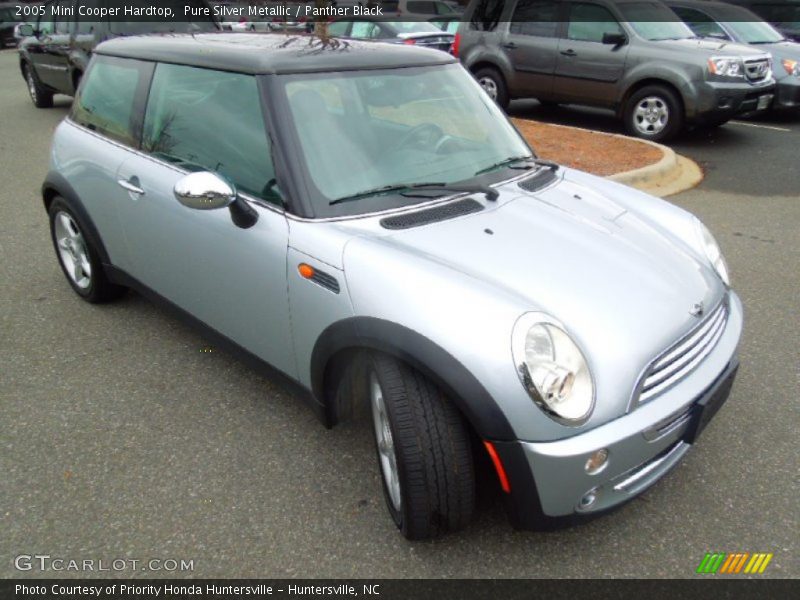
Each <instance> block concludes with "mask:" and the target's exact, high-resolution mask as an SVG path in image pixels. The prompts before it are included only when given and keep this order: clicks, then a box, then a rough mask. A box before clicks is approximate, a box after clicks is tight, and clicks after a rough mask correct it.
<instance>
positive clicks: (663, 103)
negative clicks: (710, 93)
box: [624, 85, 684, 142]
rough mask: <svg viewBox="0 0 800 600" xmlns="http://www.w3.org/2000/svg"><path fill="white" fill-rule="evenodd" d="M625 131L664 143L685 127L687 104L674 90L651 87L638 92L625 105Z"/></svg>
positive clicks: (660, 86) (657, 86) (656, 86)
mask: <svg viewBox="0 0 800 600" xmlns="http://www.w3.org/2000/svg"><path fill="white" fill-rule="evenodd" d="M624 119H625V129H626V130H627V131H628V133H630V134H631V135H634V136H636V137H639V138H642V139H646V140H651V141H653V142H662V141H665V140H668V139H670V138H672V137H674V136H675V135H676V134H677V133H678V132H679V131H680V130H681V129H682V128H683V121H684V115H683V105H682V104H681V101H680V99H679V98H678V96H677V95H676V94H675V92H673V91H672V90H671V89H669V88H667V87H665V86H662V85H648V86H645V87H643V88H641V89H640V90H637V91H635V92H634V93H633V94H632V95H631V97H630V98H629V99H628V102H627V104H626V105H625V113H624Z"/></svg>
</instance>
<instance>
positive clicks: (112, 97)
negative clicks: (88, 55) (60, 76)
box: [71, 56, 149, 146]
mask: <svg viewBox="0 0 800 600" xmlns="http://www.w3.org/2000/svg"><path fill="white" fill-rule="evenodd" d="M148 70H149V66H148V65H147V63H143V62H141V61H137V60H130V59H124V58H113V57H110V56H96V57H95V58H94V59H93V62H92V66H91V67H90V69H89V72H88V73H87V74H86V76H85V78H84V79H85V81H84V82H83V86H82V87H81V91H80V93H79V94H78V97H77V98H75V102H73V103H72V114H71V117H72V120H73V121H75V122H76V123H79V124H81V125H83V126H84V127H87V128H89V129H91V130H92V131H96V132H98V133H102V134H103V135H106V136H108V137H110V138H112V139H114V140H117V141H119V142H122V143H124V144H128V145H130V146H136V134H135V129H134V121H135V117H136V115H134V111H133V105H134V103H135V101H136V92H137V90H138V89H139V87H140V85H141V84H142V83H143V82H144V78H145V77H146V75H147V72H148Z"/></svg>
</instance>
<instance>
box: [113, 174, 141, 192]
mask: <svg viewBox="0 0 800 600" xmlns="http://www.w3.org/2000/svg"><path fill="white" fill-rule="evenodd" d="M117 183H118V184H119V187H121V188H123V189H126V190H128V191H129V192H130V193H131V194H136V195H137V196H144V190H143V189H142V188H140V187H139V186H138V185H136V184H138V183H139V178H138V177H131V178H130V180H127V181H126V180H125V179H117Z"/></svg>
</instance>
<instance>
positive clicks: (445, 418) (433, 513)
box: [368, 355, 475, 540]
mask: <svg viewBox="0 0 800 600" xmlns="http://www.w3.org/2000/svg"><path fill="white" fill-rule="evenodd" d="M368 378H369V379H368V389H369V397H370V405H371V408H372V422H373V429H374V433H375V445H376V448H377V455H378V465H379V468H380V472H381V479H382V482H383V492H384V497H385V499H386V505H387V507H388V509H389V513H390V514H391V516H392V519H393V520H394V522H395V524H396V525H397V527H398V529H400V531H401V532H402V533H403V535H404V536H405V537H407V538H408V539H411V540H423V539H430V538H434V537H437V536H439V535H441V534H443V533H446V532H449V531H455V530H457V529H459V528H461V527H464V526H465V525H466V524H467V523H468V522H469V521H470V519H471V517H472V512H473V510H474V507H475V469H474V466H473V462H472V449H471V445H470V438H469V433H468V431H467V427H466V425H465V423H464V420H463V418H462V416H461V414H460V413H459V412H458V410H457V409H456V408H455V407H454V406H453V405H452V404H451V403H450V401H449V400H448V399H447V398H446V397H445V396H444V394H443V393H442V392H441V390H439V389H438V388H437V387H436V386H435V385H433V383H432V382H431V381H429V380H428V379H427V378H426V377H425V376H423V375H422V374H421V373H419V372H418V371H416V370H414V369H412V368H411V367H409V366H408V365H406V364H404V363H402V362H400V361H398V360H396V359H394V358H392V357H389V356H384V355H375V356H373V357H372V360H371V367H370V369H369V374H368Z"/></svg>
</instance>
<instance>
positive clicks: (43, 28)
mask: <svg viewBox="0 0 800 600" xmlns="http://www.w3.org/2000/svg"><path fill="white" fill-rule="evenodd" d="M55 4H56V3H55V2H47V3H46V4H44V12H43V14H42V15H41V16H40V17H39V19H38V20H37V21H36V31H38V32H39V35H43V36H48V35H53V30H54V27H55V24H56V23H55V20H54V19H53V17H52V15H53V9H54V6H55Z"/></svg>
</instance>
